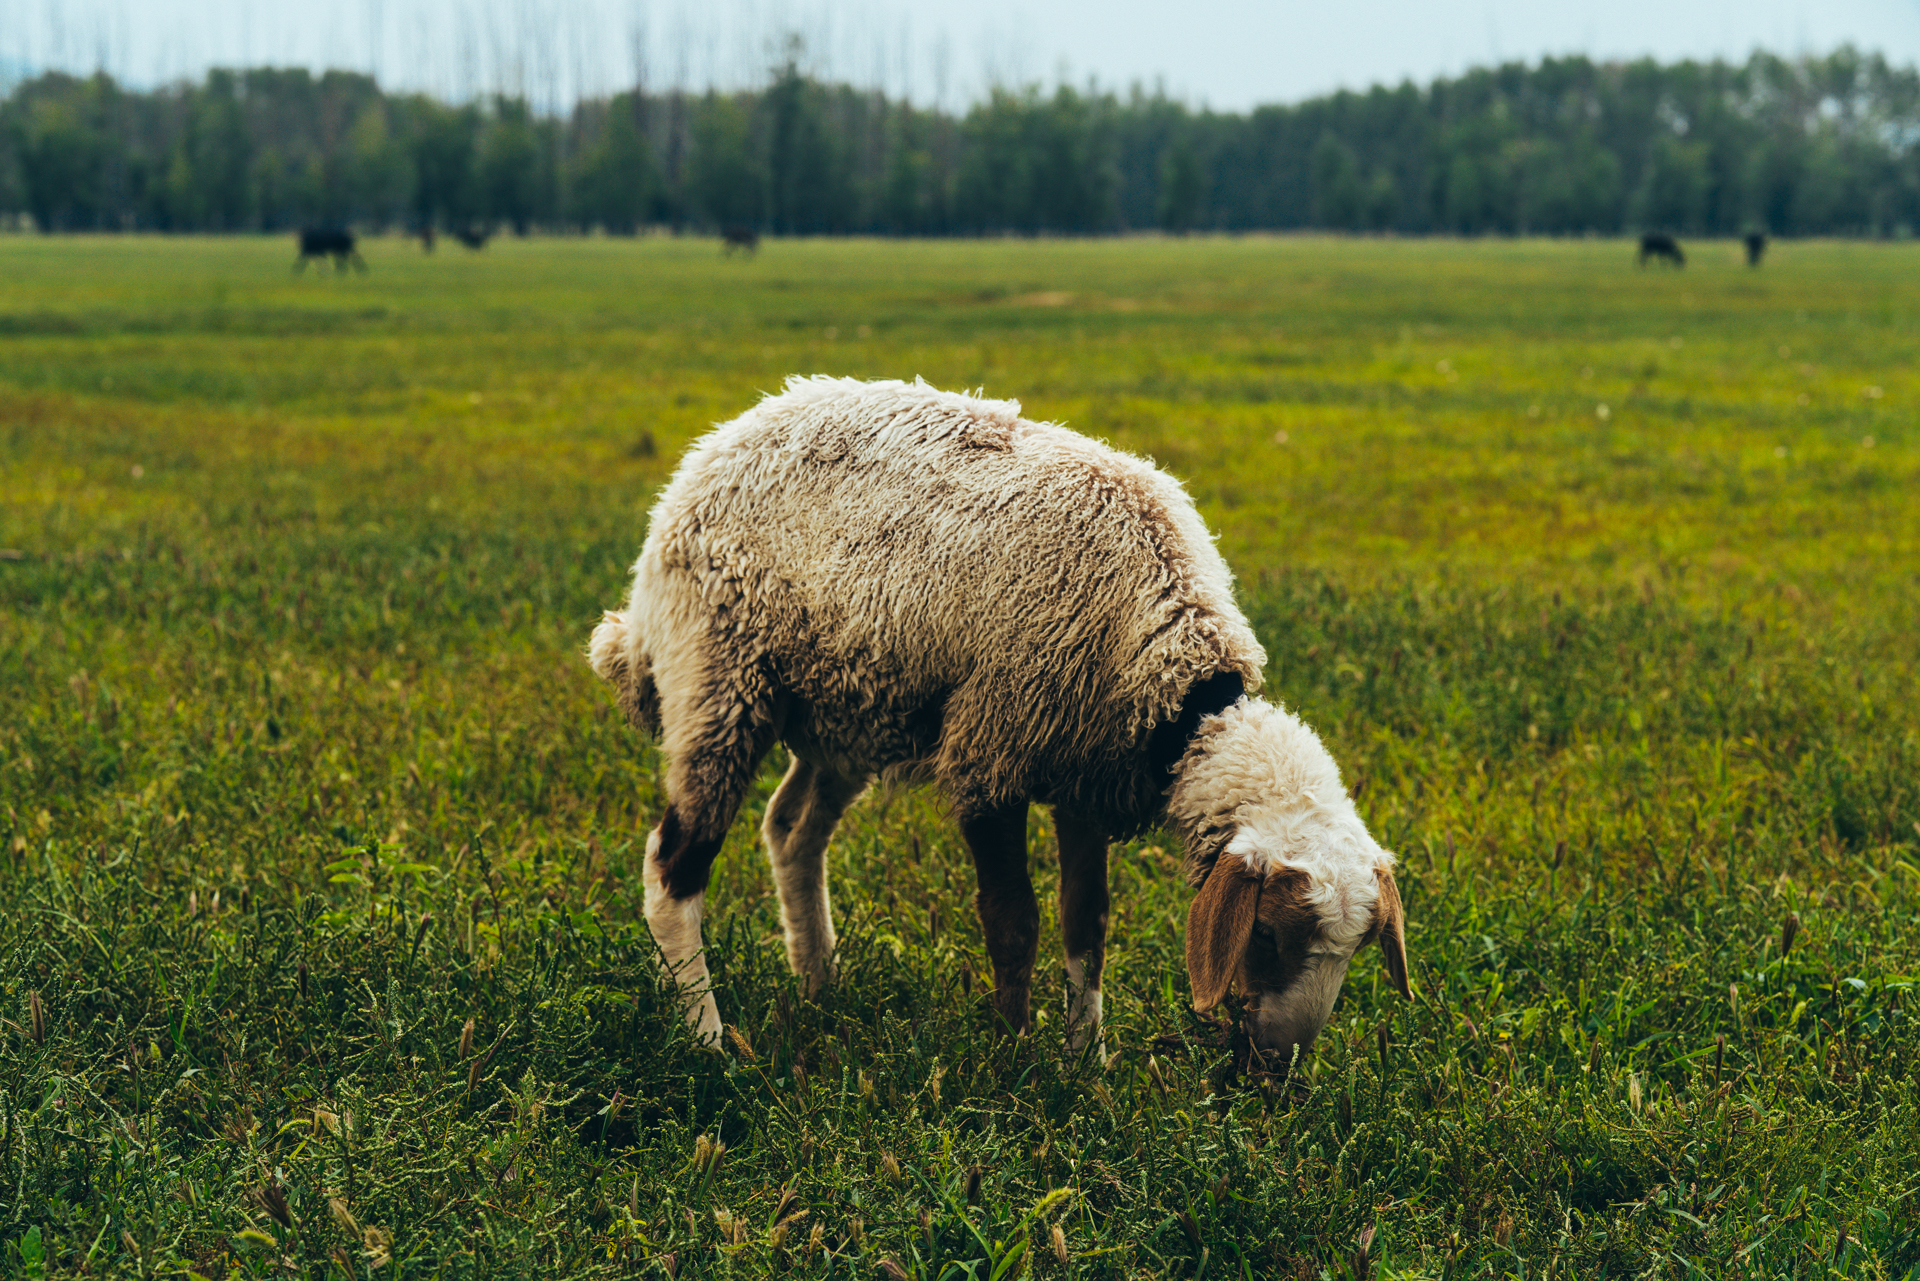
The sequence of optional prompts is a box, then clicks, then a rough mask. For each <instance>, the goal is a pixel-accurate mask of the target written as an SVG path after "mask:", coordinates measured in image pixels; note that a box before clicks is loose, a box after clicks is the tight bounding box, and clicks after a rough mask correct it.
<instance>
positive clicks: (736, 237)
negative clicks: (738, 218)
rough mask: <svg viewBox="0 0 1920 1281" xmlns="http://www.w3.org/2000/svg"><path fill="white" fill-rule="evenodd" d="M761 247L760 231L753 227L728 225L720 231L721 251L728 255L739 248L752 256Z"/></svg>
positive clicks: (731, 254) (730, 255)
mask: <svg viewBox="0 0 1920 1281" xmlns="http://www.w3.org/2000/svg"><path fill="white" fill-rule="evenodd" d="M759 248H760V233H759V232H757V231H755V230H754V229H753V228H752V227H727V228H725V229H724V230H722V231H721V233H720V252H721V253H723V254H726V255H727V256H728V257H732V256H733V251H734V250H736V249H738V250H740V251H741V252H742V253H744V254H746V255H747V257H749V258H751V257H753V255H754V253H755V252H756V251H757V250H758V249H759Z"/></svg>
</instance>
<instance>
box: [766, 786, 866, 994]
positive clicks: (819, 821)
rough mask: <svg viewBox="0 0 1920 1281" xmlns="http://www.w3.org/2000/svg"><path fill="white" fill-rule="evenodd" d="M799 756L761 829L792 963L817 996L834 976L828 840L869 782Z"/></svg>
mask: <svg viewBox="0 0 1920 1281" xmlns="http://www.w3.org/2000/svg"><path fill="white" fill-rule="evenodd" d="M866 785H867V784H866V780H865V779H852V778H847V777H845V776H844V775H841V774H837V773H835V772H834V771H832V770H830V769H825V768H823V767H821V766H818V765H810V764H808V763H807V762H806V761H803V760H801V759H800V758H799V757H798V756H796V757H794V758H793V764H792V765H791V766H790V767H788V769H787V777H786V779H785V780H784V781H782V782H781V784H780V790H779V791H777V792H775V793H774V794H773V801H772V802H771V803H770V804H769V805H768V806H767V818H766V822H765V823H763V824H762V825H761V828H760V831H761V833H762V835H764V836H765V837H766V841H767V859H768V861H769V862H771V863H772V864H773V883H774V885H775V886H776V887H778V889H779V891H780V924H781V927H782V929H783V930H784V931H785V933H786V939H787V964H789V965H791V966H792V967H793V972H794V973H795V974H798V975H800V976H802V977H803V978H805V979H806V981H807V995H809V996H818V995H819V994H820V991H821V989H822V988H824V987H826V985H827V984H829V983H831V982H832V981H833V944H834V937H833V912H832V908H831V905H830V904H829V902H828V898H827V842H828V841H829V840H830V839H831V838H832V836H833V829H834V827H835V826H836V825H837V824H838V823H839V822H840V816H841V815H842V814H844V813H846V811H847V806H849V805H851V804H852V803H853V800H854V798H855V797H856V796H858V795H860V792H861V790H862V789H863V788H865V787H866Z"/></svg>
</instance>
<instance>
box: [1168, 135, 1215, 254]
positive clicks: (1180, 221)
mask: <svg viewBox="0 0 1920 1281" xmlns="http://www.w3.org/2000/svg"><path fill="white" fill-rule="evenodd" d="M1205 196H1206V170H1205V167H1204V166H1203V165H1202V164H1201V163H1200V155H1199V153H1198V152H1196V151H1195V150H1194V149H1193V143H1192V141H1191V140H1190V139H1188V138H1187V136H1186V135H1185V134H1184V133H1183V134H1180V135H1178V136H1177V137H1175V138H1174V140H1173V141H1172V142H1170V143H1168V144H1167V146H1166V147H1165V149H1163V150H1162V151H1161V153H1160V208H1159V210H1158V213H1159V215H1160V217H1159V221H1160V226H1161V228H1162V229H1163V230H1165V231H1173V232H1184V231H1187V230H1189V229H1191V228H1192V227H1193V225H1194V223H1196V222H1198V221H1199V219H1200V202H1201V200H1202V199H1203V198H1204V197H1205Z"/></svg>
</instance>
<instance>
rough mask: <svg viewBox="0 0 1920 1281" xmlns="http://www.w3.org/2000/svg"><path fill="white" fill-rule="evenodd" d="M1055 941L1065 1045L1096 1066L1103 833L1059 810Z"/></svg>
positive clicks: (1101, 1053)
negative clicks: (1062, 976)
mask: <svg viewBox="0 0 1920 1281" xmlns="http://www.w3.org/2000/svg"><path fill="white" fill-rule="evenodd" d="M1053 826H1054V831H1055V832H1056V833H1058V835H1059V838H1060V941H1061V943H1062V944H1063V945H1064V950H1065V952H1066V954H1067V1044H1069V1045H1070V1046H1072V1047H1073V1049H1074V1050H1075V1051H1084V1050H1085V1049H1086V1048H1087V1046H1088V1045H1089V1044H1091V1045H1092V1046H1093V1049H1094V1053H1095V1054H1096V1055H1097V1056H1098V1057H1099V1061H1100V1062H1101V1063H1103V1064H1104V1063H1105V1062H1106V1043H1105V1040H1104V1039H1103V1038H1102V1036H1101V1034H1100V971H1101V970H1102V969H1103V968H1104V967H1105V965H1106V960H1107V903H1108V899H1107V834H1106V833H1105V832H1104V831H1102V830H1100V829H1099V828H1097V827H1093V826H1091V825H1089V824H1086V823H1084V822H1081V821H1080V820H1077V819H1075V818H1074V817H1073V816H1072V815H1070V814H1063V813H1061V812H1060V811H1059V810H1057V809H1056V810H1055V811H1054V812H1053Z"/></svg>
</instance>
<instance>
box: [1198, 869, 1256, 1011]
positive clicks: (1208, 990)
mask: <svg viewBox="0 0 1920 1281" xmlns="http://www.w3.org/2000/svg"><path fill="white" fill-rule="evenodd" d="M1259 910H1260V878H1259V877H1258V876H1256V875H1254V873H1253V872H1251V871H1250V870H1248V869H1247V867H1246V865H1245V864H1243V863H1242V862H1241V861H1240V860H1239V859H1238V858H1231V857H1228V858H1222V859H1221V860H1220V861H1219V862H1217V863H1215V864H1214V865H1213V871H1212V872H1210V873H1208V875H1207V880H1206V883H1205V884H1204V885H1202V886H1201V887H1200V892H1199V893H1198V894H1196V895H1194V896H1193V906H1192V907H1190V908H1188V909H1187V978H1188V979H1189V980H1190V981H1191V982H1192V984H1193V1008H1194V1009H1196V1010H1199V1011H1200V1012H1202V1013H1205V1012H1206V1011H1208V1010H1211V1009H1212V1008H1213V1007H1214V1006H1216V1005H1218V1004H1220V1002H1221V1001H1223V1000H1225V999H1226V996H1227V988H1228V987H1229V986H1231V985H1232V983H1233V976H1234V975H1235V974H1238V973H1239V972H1240V960H1241V958H1242V957H1244V956H1245V955H1246V953H1247V936H1248V935H1249V934H1251V933H1252V932H1253V919H1254V917H1255V916H1256V915H1257V914H1258V913H1259Z"/></svg>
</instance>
